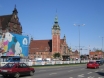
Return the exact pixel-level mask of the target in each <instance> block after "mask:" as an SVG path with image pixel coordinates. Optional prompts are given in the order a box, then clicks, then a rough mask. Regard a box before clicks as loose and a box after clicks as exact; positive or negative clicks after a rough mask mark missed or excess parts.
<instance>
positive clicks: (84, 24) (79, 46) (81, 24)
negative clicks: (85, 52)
mask: <svg viewBox="0 0 104 78" xmlns="http://www.w3.org/2000/svg"><path fill="white" fill-rule="evenodd" d="M84 25H85V24H81V25H80V24H78V25H77V24H74V26H78V29H79V53H80V26H84ZM80 55H81V53H80ZM80 60H81V59H80Z"/></svg>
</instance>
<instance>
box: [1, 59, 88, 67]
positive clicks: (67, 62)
mask: <svg viewBox="0 0 104 78" xmlns="http://www.w3.org/2000/svg"><path fill="white" fill-rule="evenodd" d="M87 62H89V60H81V61H34V62H24V63H26V64H27V65H28V66H34V65H55V64H76V63H87ZM6 63H8V62H1V66H3V65H5V64H6Z"/></svg>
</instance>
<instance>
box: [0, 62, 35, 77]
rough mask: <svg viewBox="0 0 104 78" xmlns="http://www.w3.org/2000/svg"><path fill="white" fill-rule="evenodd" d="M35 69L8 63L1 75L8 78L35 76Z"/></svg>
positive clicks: (20, 64)
mask: <svg viewBox="0 0 104 78" xmlns="http://www.w3.org/2000/svg"><path fill="white" fill-rule="evenodd" d="M34 73H35V69H34V68H31V67H29V66H27V65H26V64H25V63H7V64H5V65H4V66H3V67H1V68H0V74H1V75H2V76H3V77H5V78H7V77H9V76H13V77H15V78H19V77H20V76H21V75H31V76H32V75H34Z"/></svg>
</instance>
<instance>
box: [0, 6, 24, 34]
mask: <svg viewBox="0 0 104 78" xmlns="http://www.w3.org/2000/svg"><path fill="white" fill-rule="evenodd" d="M7 31H8V32H11V33H16V34H22V26H21V24H20V22H19V18H18V11H17V9H16V6H15V7H14V10H13V12H12V14H9V15H1V16H0V33H5V32H7Z"/></svg>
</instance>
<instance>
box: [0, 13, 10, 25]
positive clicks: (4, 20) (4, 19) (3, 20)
mask: <svg viewBox="0 0 104 78" xmlns="http://www.w3.org/2000/svg"><path fill="white" fill-rule="evenodd" d="M11 17H12V14H10V15H3V16H0V27H2V26H5V25H6V24H7V23H8V22H9V21H10V19H11Z"/></svg>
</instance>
